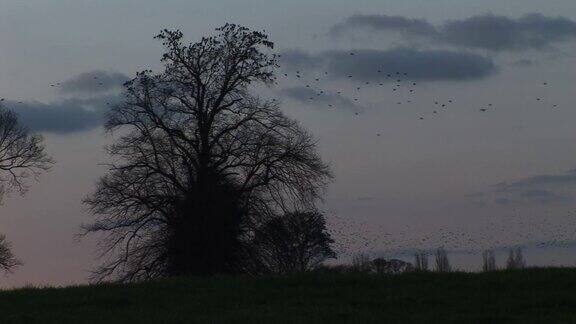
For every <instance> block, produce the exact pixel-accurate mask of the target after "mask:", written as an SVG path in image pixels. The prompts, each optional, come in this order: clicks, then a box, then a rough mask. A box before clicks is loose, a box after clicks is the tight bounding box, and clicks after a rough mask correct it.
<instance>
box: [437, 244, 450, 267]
mask: <svg viewBox="0 0 576 324" xmlns="http://www.w3.org/2000/svg"><path fill="white" fill-rule="evenodd" d="M434 259H435V261H436V271H438V272H451V271H452V267H451V266H450V261H449V260H448V252H446V250H445V249H444V248H438V249H436V254H435V256H434Z"/></svg>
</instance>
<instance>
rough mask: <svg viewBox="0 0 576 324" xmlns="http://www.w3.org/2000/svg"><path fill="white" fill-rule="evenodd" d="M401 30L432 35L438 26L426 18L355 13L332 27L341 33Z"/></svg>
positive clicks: (407, 33) (331, 30)
mask: <svg viewBox="0 0 576 324" xmlns="http://www.w3.org/2000/svg"><path fill="white" fill-rule="evenodd" d="M359 28H365V29H371V30H376V31H386V30H388V31H394V32H400V33H402V34H404V35H406V36H423V35H424V36H431V35H434V34H436V28H435V27H434V26H433V25H431V24H430V23H429V22H427V21H426V20H424V19H412V18H406V17H402V16H388V15H353V16H350V17H348V18H347V19H346V20H345V21H343V22H341V23H339V24H336V25H334V26H332V28H330V34H332V35H340V34H342V33H345V32H348V31H349V30H350V29H359Z"/></svg>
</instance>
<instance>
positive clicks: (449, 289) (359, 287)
mask: <svg viewBox="0 0 576 324" xmlns="http://www.w3.org/2000/svg"><path fill="white" fill-rule="evenodd" d="M495 321H506V322H510V321H516V322H523V323H526V322H540V323H565V322H576V269H568V268H563V269H559V268H548V269H528V270H518V271H499V272H493V273H485V274H469V273H450V274H436V273H409V274H405V275H399V276H375V275H370V276H368V275H360V274H326V275H320V274H308V275H299V276H292V277H282V278H273V277H266V278H253V277H214V278H178V279H170V280H161V281H154V282H146V283H138V284H128V285H118V284H105V285H93V286H80V287H68V288H48V289H19V290H12V291H3V292H0V323H271V322H275V323H339V322H348V323H370V322H372V323H384V322H388V323H390V322H392V323H400V322H401V323H406V322H427V323H430V322H442V323H446V322H455V323H470V322H472V323H476V322H483V323H486V322H495Z"/></svg>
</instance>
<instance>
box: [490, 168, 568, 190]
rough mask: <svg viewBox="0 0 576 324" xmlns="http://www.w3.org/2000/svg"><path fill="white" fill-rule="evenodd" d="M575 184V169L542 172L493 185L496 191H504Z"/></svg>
mask: <svg viewBox="0 0 576 324" xmlns="http://www.w3.org/2000/svg"><path fill="white" fill-rule="evenodd" d="M558 185H562V186H565V185H576V171H575V170H570V171H568V172H566V173H564V174H558V175H552V174H543V175H536V176H532V177H528V178H525V179H521V180H518V181H514V182H511V183H507V182H502V183H498V184H496V185H495V187H496V191H500V192H506V191H514V190H523V189H532V188H535V187H542V186H558Z"/></svg>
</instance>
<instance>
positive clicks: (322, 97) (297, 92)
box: [280, 87, 359, 110]
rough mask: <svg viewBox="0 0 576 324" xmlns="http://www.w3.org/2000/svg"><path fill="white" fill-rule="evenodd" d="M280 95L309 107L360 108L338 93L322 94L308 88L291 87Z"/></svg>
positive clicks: (283, 90)
mask: <svg viewBox="0 0 576 324" xmlns="http://www.w3.org/2000/svg"><path fill="white" fill-rule="evenodd" d="M280 94H281V95H283V96H285V97H287V98H289V99H292V100H295V101H298V102H301V103H307V104H309V105H314V106H321V107H324V108H331V107H333V108H340V109H349V110H358V109H359V107H358V106H356V105H355V104H354V103H353V102H352V101H351V100H350V99H348V98H346V97H343V96H341V95H339V94H336V93H331V92H323V93H320V92H319V90H314V89H311V88H307V87H290V88H285V89H282V90H281V91H280Z"/></svg>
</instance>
